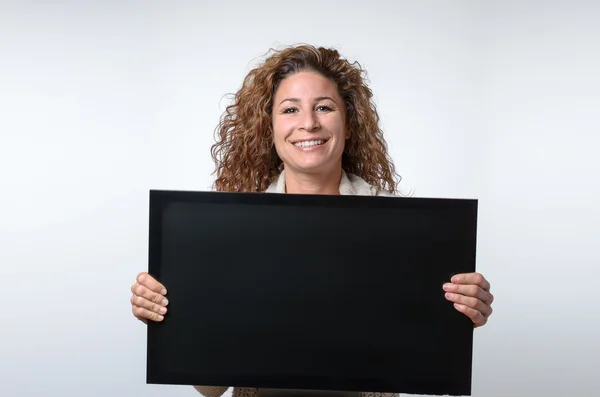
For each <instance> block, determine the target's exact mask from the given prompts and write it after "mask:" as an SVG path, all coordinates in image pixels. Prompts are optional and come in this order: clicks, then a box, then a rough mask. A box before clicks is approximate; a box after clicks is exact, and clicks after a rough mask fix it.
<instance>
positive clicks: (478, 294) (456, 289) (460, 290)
mask: <svg viewBox="0 0 600 397" xmlns="http://www.w3.org/2000/svg"><path fill="white" fill-rule="evenodd" d="M443 288H444V291H446V292H453V293H456V294H461V295H465V296H471V297H474V298H477V299H479V300H481V301H482V302H484V303H486V304H488V305H491V304H492V302H493V301H494V296H493V295H492V294H491V293H490V292H488V291H485V290H484V289H483V288H481V287H480V286H478V285H474V284H468V285H463V284H452V283H446V284H444V286H443Z"/></svg>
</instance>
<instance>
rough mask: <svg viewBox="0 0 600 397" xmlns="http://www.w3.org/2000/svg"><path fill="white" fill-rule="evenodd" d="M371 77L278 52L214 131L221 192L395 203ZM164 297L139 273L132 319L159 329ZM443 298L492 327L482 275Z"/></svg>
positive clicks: (252, 395) (204, 389)
mask: <svg viewBox="0 0 600 397" xmlns="http://www.w3.org/2000/svg"><path fill="white" fill-rule="evenodd" d="M364 73H365V72H364V71H363V70H362V69H361V68H360V66H359V65H358V64H357V63H350V62H348V61H347V60H345V59H343V58H341V56H340V54H339V53H338V52H337V51H336V50H334V49H326V48H322V47H319V48H316V47H312V46H297V47H290V48H286V49H284V50H281V51H275V52H274V54H272V55H271V56H270V57H268V58H267V59H266V60H265V61H264V63H263V64H262V65H260V66H259V67H257V68H256V69H253V70H252V71H251V72H250V73H249V74H248V76H246V78H245V79H244V82H243V85H242V87H241V88H240V90H239V91H238V92H237V93H236V95H235V98H234V102H233V103H232V104H231V105H230V106H228V107H227V109H226V110H225V112H224V114H223V116H222V118H221V120H220V123H219V125H218V126H217V129H216V133H217V142H216V143H215V144H214V145H213V147H212V150H211V153H212V156H213V159H214V161H215V165H216V174H217V175H216V176H217V177H216V180H215V188H216V190H217V191H227V192H266V193H291V194H342V195H372V196H377V195H379V196H380V195H385V196H393V195H395V194H396V186H397V183H398V181H399V177H398V175H397V174H396V172H395V170H394V165H393V163H392V161H391V159H390V158H389V156H388V153H387V147H386V143H385V140H384V138H383V132H382V131H381V129H380V127H379V116H378V114H377V111H376V108H375V106H374V104H373V103H372V92H371V90H370V89H369V88H368V86H367V85H366V83H365V79H364ZM166 288H167V287H166V286H164V285H162V284H161V283H160V282H159V281H158V280H156V279H154V278H153V277H151V276H150V275H149V274H147V273H146V272H142V273H140V274H139V275H138V277H137V279H136V282H135V283H134V284H133V286H132V287H131V291H132V292H133V296H132V297H131V305H132V311H133V314H134V316H135V317H136V318H138V319H139V320H141V321H143V322H147V320H151V321H162V320H163V319H164V316H165V315H166V313H167V305H168V300H167V298H166V294H167V290H166ZM442 289H443V290H442ZM444 291H445V297H446V299H447V300H448V301H449V302H452V303H453V304H454V306H455V308H456V310H457V311H459V312H461V313H463V314H464V315H466V316H468V317H469V318H470V319H471V320H472V321H473V324H474V326H475V327H478V326H481V325H484V324H485V323H486V322H487V319H488V317H489V316H490V315H491V313H492V308H491V304H492V302H493V300H494V297H493V295H492V294H491V293H490V284H489V283H488V281H487V280H486V279H485V278H484V277H483V276H482V275H481V274H478V273H471V274H460V275H456V276H454V277H453V278H452V280H449V281H448V283H446V284H445V285H444V286H443V287H442V288H440V293H443V292H444ZM207 321H210V319H207ZM227 389H228V387H226V386H223V387H208V386H196V390H198V391H199V392H200V393H202V394H203V395H205V396H206V397H218V396H221V395H222V394H223V393H225V391H226V390H227ZM258 395H259V390H258V389H246V388H234V391H233V396H234V397H242V396H249V397H258ZM362 395H363V397H365V396H375V395H382V393H362Z"/></svg>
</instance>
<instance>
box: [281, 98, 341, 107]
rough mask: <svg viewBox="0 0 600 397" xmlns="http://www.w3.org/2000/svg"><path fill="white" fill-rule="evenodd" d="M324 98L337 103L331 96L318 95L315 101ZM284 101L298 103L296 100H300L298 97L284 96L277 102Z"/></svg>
mask: <svg viewBox="0 0 600 397" xmlns="http://www.w3.org/2000/svg"><path fill="white" fill-rule="evenodd" d="M325 99H329V100H330V101H332V102H334V103H337V102H336V101H334V100H333V98H330V97H328V96H318V97H316V98H315V102H319V101H322V100H325ZM285 101H288V102H294V103H298V102H300V99H298V98H285V99H284V100H283V101H281V102H279V104H280V105H281V104H282V103H284V102H285Z"/></svg>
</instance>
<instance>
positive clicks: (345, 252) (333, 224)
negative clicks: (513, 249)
mask: <svg viewBox="0 0 600 397" xmlns="http://www.w3.org/2000/svg"><path fill="white" fill-rule="evenodd" d="M476 235H477V200H474V199H441V198H436V199H434V198H405V197H381V196H377V197H373V196H329V195H293V194H274V193H225V192H193V191H165V190H151V191H150V224H149V268H148V271H149V273H150V274H151V275H153V276H154V277H155V278H157V279H158V280H159V281H161V282H162V283H163V284H164V285H165V286H166V288H167V290H168V296H167V297H168V299H169V306H168V308H169V311H168V313H167V315H166V317H165V319H164V321H163V322H160V323H153V322H150V324H149V325H148V345H147V383H152V384H179V385H205V386H230V387H250V388H278V389H311V390H338V391H365V392H389V393H402V394H436V395H470V394H471V372H472V371H471V370H472V343H473V324H472V322H471V320H470V319H468V318H467V317H466V316H465V315H464V314H462V313H459V312H458V311H456V309H454V307H453V305H452V303H451V302H449V301H447V300H446V299H445V297H444V291H443V289H442V285H443V284H444V283H445V282H447V281H449V280H450V278H451V277H452V275H454V274H457V273H469V272H474V271H475V262H476Z"/></svg>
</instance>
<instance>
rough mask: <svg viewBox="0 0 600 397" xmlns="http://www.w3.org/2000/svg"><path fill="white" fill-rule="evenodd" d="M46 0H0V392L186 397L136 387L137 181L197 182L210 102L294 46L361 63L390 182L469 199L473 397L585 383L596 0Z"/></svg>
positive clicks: (593, 378)
mask: <svg viewBox="0 0 600 397" xmlns="http://www.w3.org/2000/svg"><path fill="white" fill-rule="evenodd" d="M46 3H50V2H42V1H39V2H34V1H14V2H8V1H2V2H0V177H1V178H0V186H1V189H2V190H1V193H2V194H1V195H0V266H1V271H0V283H1V288H0V298H1V302H2V316H1V317H0V396H3V397H4V396H6V397H12V396H27V397H30V396H31V397H33V396H62V397H71V396H90V397H95V396H103V397H104V396H196V395H197V393H196V392H195V391H194V390H193V389H192V388H190V387H183V386H156V385H146V384H145V348H146V345H145V343H146V333H145V327H144V326H143V324H141V323H139V322H137V321H136V320H134V318H133V317H132V315H131V307H130V305H129V297H130V291H129V287H130V285H131V284H132V283H133V281H134V278H135V276H136V275H137V273H138V272H140V271H143V270H145V269H146V268H147V223H148V190H149V189H156V188H159V189H163V188H164V189H197V190H205V189H208V188H209V187H210V184H211V182H212V175H211V173H212V171H213V168H212V162H211V159H210V156H209V149H210V145H211V144H212V142H213V131H214V128H215V126H216V124H217V122H218V118H219V115H220V113H221V111H222V110H223V109H224V106H225V104H226V103H227V102H226V101H225V100H222V98H223V96H224V95H225V94H228V93H233V92H235V91H236V90H237V89H238V88H239V86H240V84H241V81H242V79H243V77H244V75H245V73H246V72H248V71H249V70H250V68H251V67H252V66H253V65H255V63H254V62H253V60H255V59H257V58H260V57H261V56H262V55H263V54H264V53H266V52H267V50H268V49H269V48H270V47H274V46H275V47H276V46H278V45H279V44H295V43H300V42H307V43H312V44H317V45H325V46H335V47H336V48H338V49H339V50H340V51H341V52H342V53H343V54H344V55H345V56H346V57H348V58H350V59H351V60H358V61H359V62H360V63H361V64H362V65H363V66H364V67H365V68H366V69H367V70H368V72H369V76H370V81H371V87H372V88H373V90H374V93H375V95H376V102H377V105H378V108H379V110H380V113H381V116H382V119H383V120H382V122H383V127H384V129H385V131H386V136H387V140H388V142H389V145H390V150H391V153H392V155H393V157H394V159H395V162H396V165H397V167H398V170H399V172H400V174H401V175H402V177H403V178H404V179H403V183H402V185H401V188H402V189H403V191H406V192H408V191H413V192H414V196H416V197H468V198H478V199H479V200H480V202H479V205H480V214H479V245H478V270H480V271H481V272H482V273H483V274H484V275H485V276H486V277H487V278H488V279H489V280H490V281H491V283H492V291H493V292H494V294H495V295H496V299H497V300H496V302H495V304H494V308H495V313H494V315H493V316H492V318H491V321H490V322H489V323H488V325H486V326H485V327H483V328H481V329H478V330H476V332H475V345H474V370H473V371H474V372H473V395H474V396H481V397H484V396H485V397H492V396H494V397H495V396H546V397H549V396H567V395H568V396H597V395H598V394H597V393H598V390H597V386H598V383H599V381H598V375H600V342H598V335H600V320H599V317H600V310H599V309H598V303H599V298H598V290H597V286H598V285H599V283H598V279H599V278H600V272H599V270H598V268H599V265H600V254H599V253H598V246H599V245H600V232H599V231H598V225H599V224H600V210H599V209H598V204H599V202H600V200H599V196H600V194H599V193H600V188H599V186H600V183H599V182H598V175H599V172H600V167H599V161H598V159H597V155H598V151H599V150H600V138H599V137H598V134H599V133H600V122H599V118H600V111H599V107H600V101H599V95H600V94H599V93H600V77H599V72H598V71H599V70H600V44H599V43H600V24H599V23H598V21H600V5H599V3H597V2H595V1H593V0H590V1H587V2H584V1H579V2H576V1H563V2H556V1H552V2H551V1H546V2H542V1H436V2H433V1H394V2H392V1H369V2H367V1H343V2H342V1H339V2H337V1H307V0H305V1H302V2H275V1H271V2H268V1H262V2H242V1H211V2H207V1H202V2H200V1H191V0H190V1H164V2H158V1H142V0H140V1H131V0H128V1H102V2H101V1H75V0H71V1H62V2H52V3H53V5H47V4H46ZM403 282H407V281H406V280H404V281H402V282H400V281H399V283H398V288H402V283H403ZM408 282H409V281H408ZM223 293H224V294H226V293H227V290H226V289H225V290H224V291H223ZM448 365H452V357H448Z"/></svg>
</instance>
